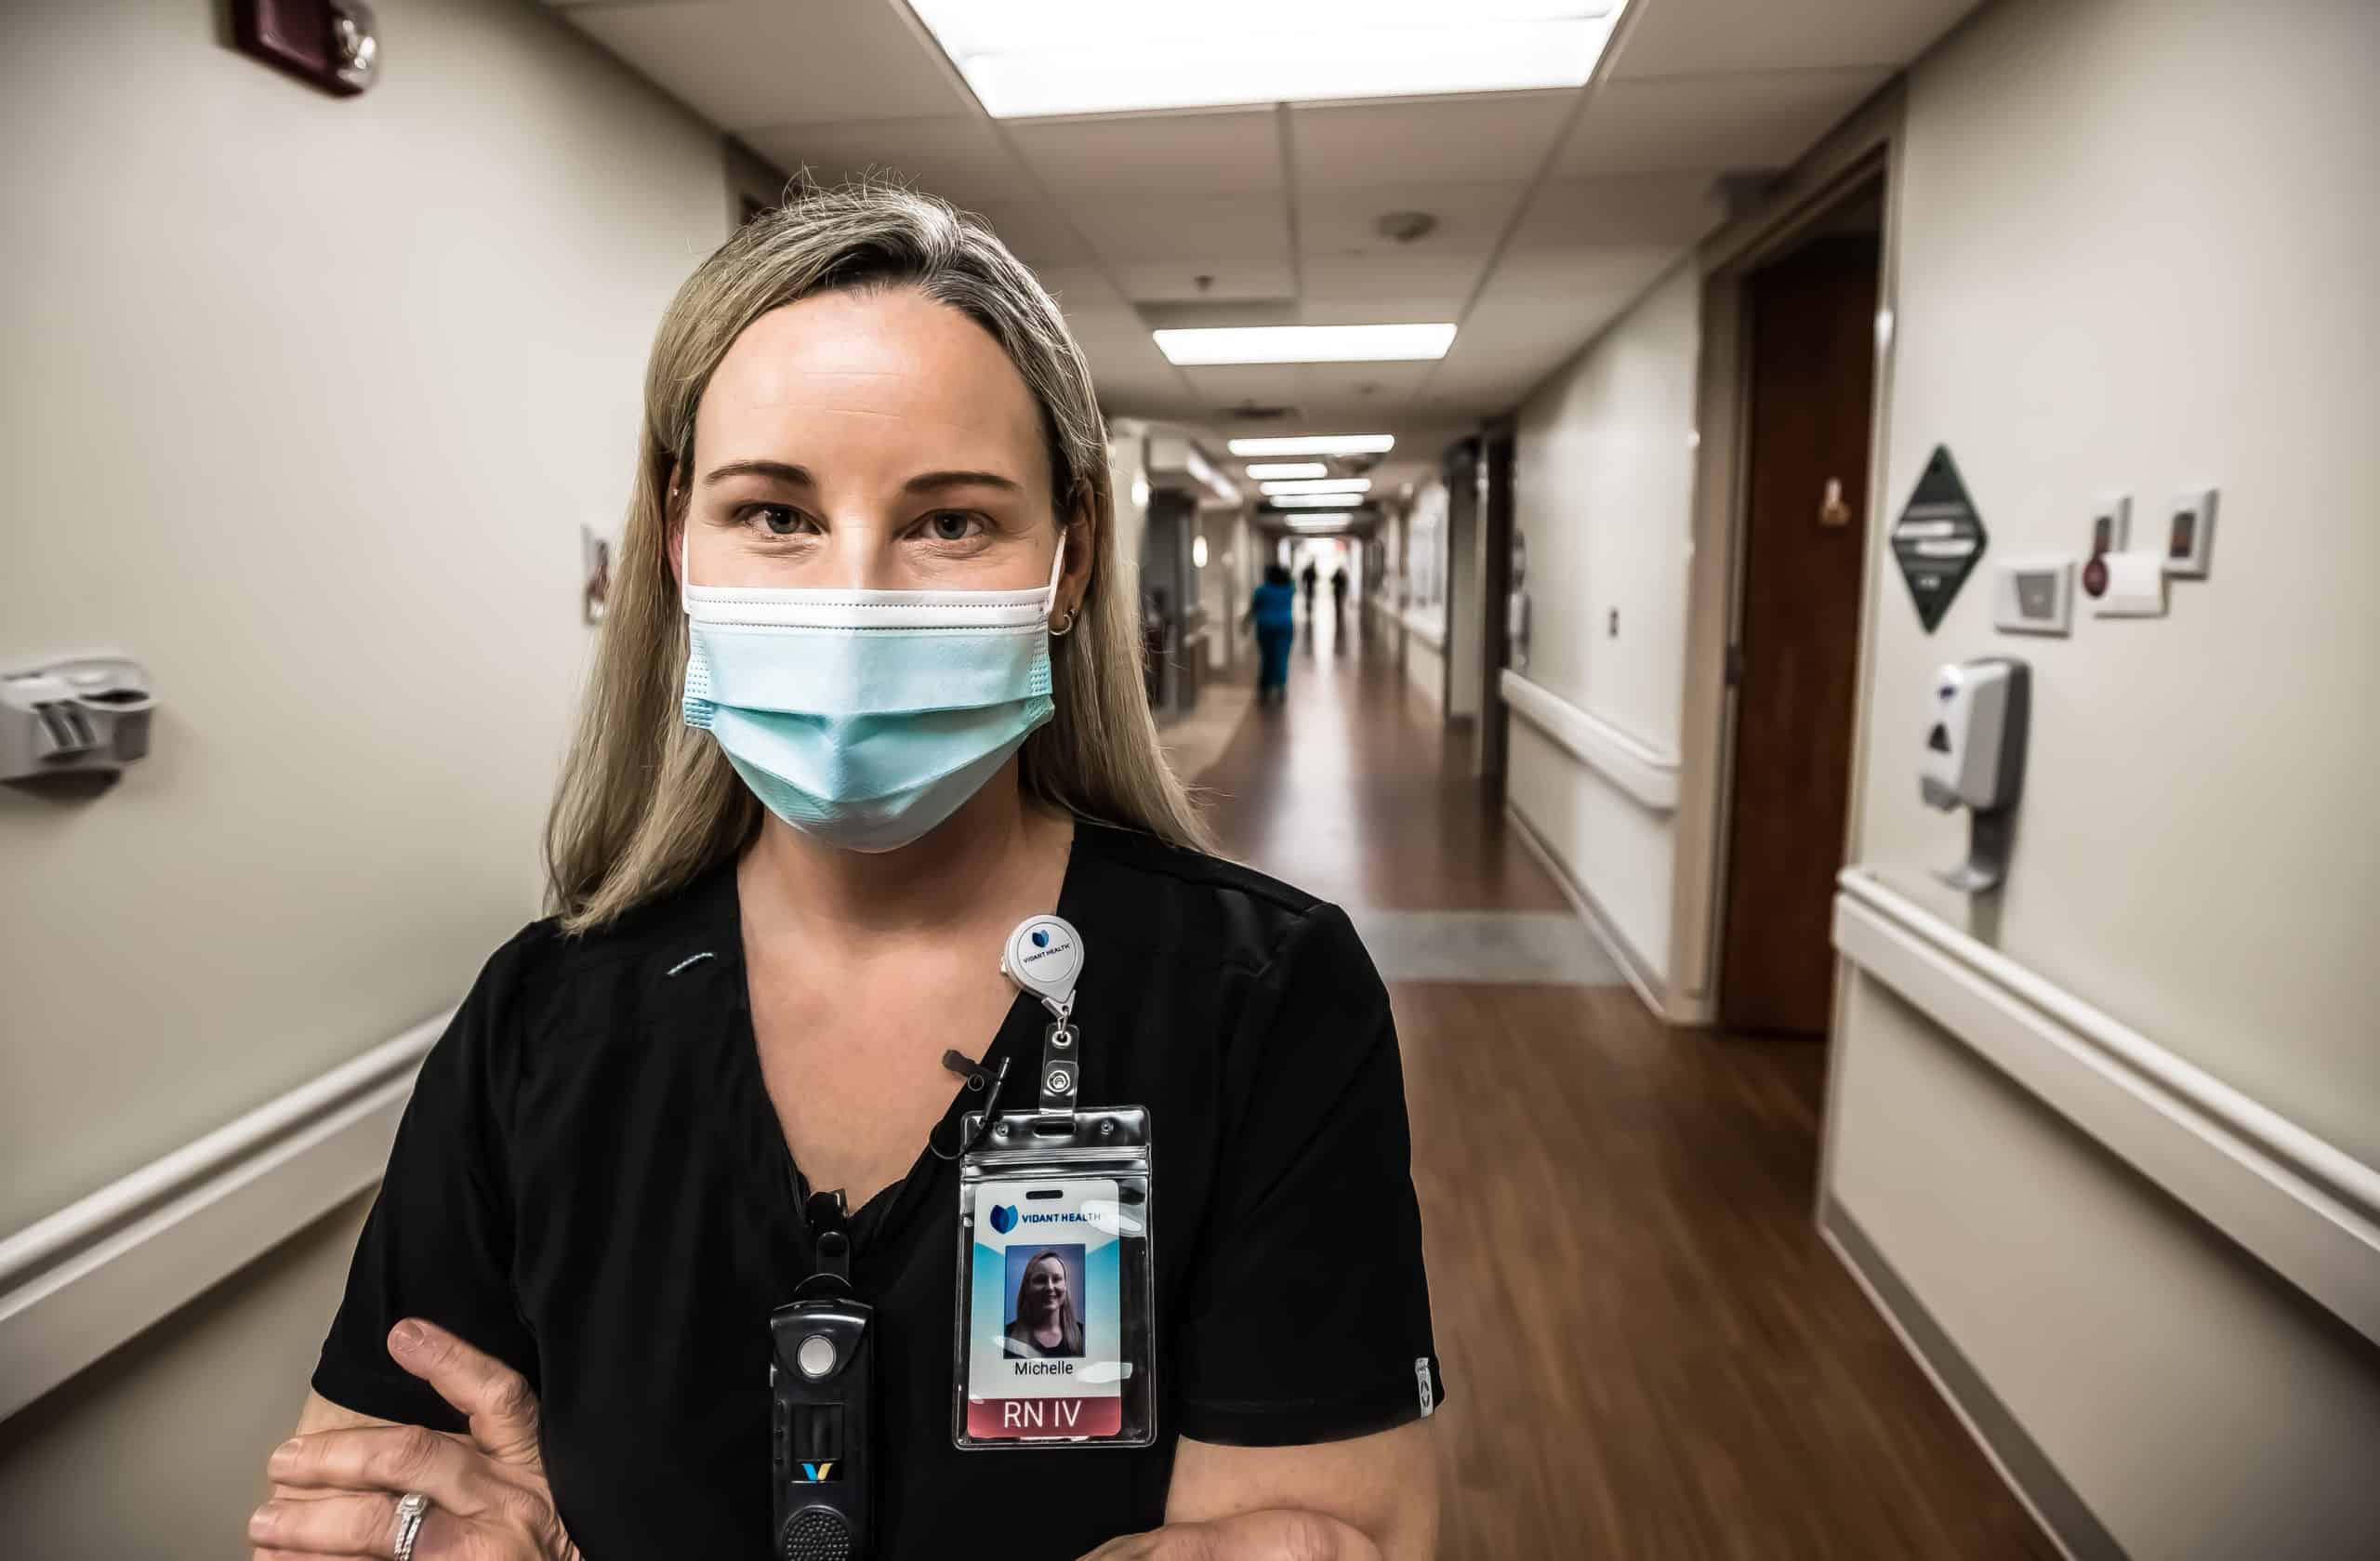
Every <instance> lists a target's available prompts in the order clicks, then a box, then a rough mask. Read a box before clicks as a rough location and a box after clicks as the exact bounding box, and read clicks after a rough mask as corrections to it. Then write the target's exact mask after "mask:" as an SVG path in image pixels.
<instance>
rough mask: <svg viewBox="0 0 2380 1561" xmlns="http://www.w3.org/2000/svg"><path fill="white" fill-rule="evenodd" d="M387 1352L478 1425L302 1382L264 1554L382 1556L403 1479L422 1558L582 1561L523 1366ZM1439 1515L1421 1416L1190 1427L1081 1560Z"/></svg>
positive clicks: (1308, 1540) (1413, 1559) (1192, 1555)
mask: <svg viewBox="0 0 2380 1561" xmlns="http://www.w3.org/2000/svg"><path fill="white" fill-rule="evenodd" d="M407 1329H418V1338H417V1339H414V1340H409V1339H408V1337H407ZM389 1353H390V1356H392V1357H393V1358H394V1359H395V1360H396V1362H397V1364H398V1365H400V1366H402V1367H403V1368H404V1369H406V1370H407V1371H409V1372H411V1373H413V1375H415V1376H417V1377H419V1378H420V1379H421V1380H422V1381H424V1382H428V1383H430V1386H432V1387H434V1388H436V1389H437V1390H438V1394H439V1396H441V1397H443V1398H444V1399H445V1400H446V1402H448V1403H449V1404H452V1405H453V1406H454V1407H455V1408H456V1409H457V1410H459V1411H460V1412H462V1413H463V1414H464V1415H465V1416H467V1417H468V1418H469V1422H470V1430H469V1433H468V1434H466V1435H446V1434H444V1433H441V1432H435V1431H427V1430H424V1429H422V1428H421V1427H419V1426H409V1425H396V1424H392V1423H391V1422H388V1421H383V1420H375V1419H373V1418H371V1417H370V1416H367V1415H360V1414H357V1413H355V1412H354V1411H353V1410H350V1409H343V1408H341V1407H340V1406H338V1405H337V1404H333V1403H331V1402H330V1401H329V1400H328V1399H326V1398H324V1397H322V1396H319V1395H315V1394H309V1395H308V1396H307V1399H306V1408H305V1410H304V1412H303V1413H302V1414H301V1415H300V1416H299V1417H298V1433H297V1435H294V1436H293V1437H291V1438H290V1439H289V1440H288V1441H286V1442H284V1443H283V1444H282V1445H281V1446H280V1447H278V1448H276V1449H273V1453H272V1456H271V1460H270V1461H269V1462H268V1463H267V1464H266V1473H267V1475H268V1476H269V1477H270V1479H271V1482H272V1495H271V1499H270V1500H268V1501H266V1502H265V1503H264V1505H263V1506H261V1507H259V1508H258V1509H257V1514H256V1516H255V1518H254V1519H253V1520H252V1521H251V1523H250V1526H249V1530H248V1532H249V1539H250V1541H251V1542H252V1543H253V1544H254V1545H255V1546H256V1547H257V1548H256V1551H255V1553H254V1554H255V1556H256V1558H257V1561H307V1558H315V1561H319V1558H320V1557H324V1556H333V1557H341V1558H354V1557H362V1556H386V1555H389V1554H390V1553H391V1542H392V1538H393V1535H394V1532H395V1518H396V1505H397V1498H398V1496H399V1494H400V1493H402V1492H403V1491H407V1490H419V1491H422V1492H424V1493H426V1494H427V1495H428V1496H429V1497H430V1500H431V1501H432V1502H433V1503H435V1506H434V1509H433V1510H432V1511H431V1512H430V1515H429V1516H428V1517H427V1518H426V1519H425V1520H424V1522H423V1524H422V1527H421V1530H420V1533H419V1535H418V1536H417V1542H416V1546H415V1550H414V1556H415V1561H584V1558H583V1557H582V1556H581V1555H580V1554H579V1551H578V1547H577V1546H576V1545H575V1543H573V1542H572V1541H571V1539H570V1536H569V1535H568V1534H567V1533H565V1532H564V1531H563V1529H562V1519H561V1516H560V1515H559V1514H558V1513H557V1512H556V1511H555V1510H554V1505H553V1496H552V1491H551V1489H550V1488H549V1486H548V1484H547V1481H546V1472H545V1463H544V1461H543V1458H542V1456H541V1455H540V1453H539V1444H538V1436H537V1400H536V1396H535V1395H534V1394H533V1393H531V1391H530V1389H529V1384H528V1383H527V1382H525V1381H524V1380H523V1379H522V1376H521V1375H520V1373H519V1372H517V1371H514V1370H513V1369H511V1368H509V1367H508V1366H506V1365H505V1364H504V1363H503V1362H501V1361H499V1360H496V1359H495V1358H494V1357H493V1356H487V1355H484V1354H483V1353H481V1352H480V1351H479V1350H476V1349H474V1348H472V1347H471V1346H470V1345H469V1344H467V1343H464V1342H463V1341H462V1340H460V1339H457V1338H456V1337H455V1336H454V1335H453V1334H451V1333H448V1332H446V1331H445V1330H444V1329H441V1328H437V1327H435V1326H432V1325H430V1324H415V1323H411V1322H407V1323H400V1324H398V1325H397V1327H396V1329H392V1330H391V1331H390V1338H389ZM1437 1516H1438V1499H1437V1483H1436V1478H1435V1472H1434V1470H1433V1469H1432V1467H1431V1461H1430V1450H1429V1444H1428V1440H1427V1434H1426V1431H1425V1428H1424V1424H1423V1423H1421V1422H1417V1423H1415V1424H1411V1425H1405V1426H1400V1427H1398V1428H1397V1429H1396V1430H1394V1431H1384V1432H1382V1433H1380V1434H1378V1435H1370V1436H1358V1437H1355V1438H1352V1439H1350V1440H1348V1441H1344V1442H1329V1443H1324V1444H1320V1445H1317V1446H1313V1447H1300V1448H1228V1447H1217V1446H1215V1445H1213V1444H1211V1443H1206V1442H1193V1441H1188V1440H1184V1441H1183V1442H1182V1443H1181V1445H1180V1447H1179V1449H1177V1451H1176V1453H1175V1455H1174V1465H1173V1483H1172V1486H1171V1487H1170V1489H1169V1490H1168V1491H1167V1493H1166V1503H1165V1527H1164V1528H1157V1529H1153V1530H1151V1531H1150V1532H1148V1533H1145V1534H1133V1535H1128V1536H1126V1537H1124V1538H1122V1539H1118V1540H1115V1541H1110V1542H1109V1543H1107V1544H1104V1545H1102V1546H1101V1547H1100V1548H1099V1549H1098V1550H1097V1551H1096V1552H1094V1553H1093V1554H1092V1556H1091V1557H1090V1558H1088V1561H1427V1558H1428V1557H1429V1556H1430V1554H1432V1552H1433V1549H1434V1547H1435V1543H1436V1537H1437Z"/></svg>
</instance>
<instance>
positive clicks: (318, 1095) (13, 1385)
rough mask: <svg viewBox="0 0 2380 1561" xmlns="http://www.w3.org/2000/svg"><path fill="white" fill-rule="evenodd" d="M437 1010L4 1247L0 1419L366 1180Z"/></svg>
mask: <svg viewBox="0 0 2380 1561" xmlns="http://www.w3.org/2000/svg"><path fill="white" fill-rule="evenodd" d="M449 1017H451V1015H449V1014H441V1015H439V1016H438V1017H437V1018H434V1019H431V1020H429V1021H427V1022H425V1023H423V1024H421V1025H416V1026H415V1027H414V1028H412V1029H410V1030H408V1031H406V1032H405V1033H404V1034H403V1035H401V1036H399V1037H397V1038H395V1039H393V1040H390V1041H388V1042H385V1043H384V1044H382V1045H380V1046H377V1047H375V1048H374V1049H373V1050H372V1051H370V1052H366V1053H364V1055H363V1056H361V1057H358V1058H356V1059H355V1060H353V1061H352V1062H350V1063H347V1064H345V1065H341V1066H339V1067H337V1068H334V1069H332V1070H331V1071H330V1072H329V1073H326V1074H324V1075H323V1076H322V1077H321V1078H316V1079H314V1080H312V1081H311V1082H310V1083H307V1084H305V1085H302V1086H300V1087H299V1088H298V1089H296V1090H292V1091H289V1092H288V1093H287V1094H285V1095H283V1096H282V1097H280V1098H279V1099H278V1100H275V1101H272V1102H270V1103H268V1104H267V1105H262V1106H259V1107H258V1109H256V1110H254V1111H251V1112H249V1113H248V1114H247V1115H246V1116H245V1117H242V1118H239V1119H238V1120H237V1121H234V1122H231V1123H229V1124H227V1125H226V1126H224V1127H222V1128H219V1129H218V1130H217V1131H214V1132H211V1133H208V1134H207V1135H206V1136H205V1138H202V1139H199V1140H198V1141H197V1142H195V1143H193V1144H187V1145H185V1146H183V1147H182V1148H180V1149H178V1150H176V1151H175V1152H174V1153H173V1154H170V1155H167V1156H166V1157H165V1158H162V1159H160V1160H157V1161H155V1162H153V1163H152V1164H151V1165H149V1166H146V1167H144V1168H142V1169H141V1170H139V1171H135V1172H133V1173H132V1174H131V1175H129V1176H126V1177H125V1178H123V1179H122V1180H121V1181H118V1182H116V1183H114V1184H112V1185H110V1186H107V1187H104V1188H101V1189H100V1190H99V1191H98V1192H96V1193H93V1194H92V1195H91V1196H90V1197H86V1198H84V1199H82V1200H81V1201H79V1202H77V1203H75V1204H73V1206H71V1207H69V1208H66V1209H63V1210H59V1212H58V1213H56V1214H53V1215H51V1216H50V1217H48V1218H47V1219H46V1220H43V1221H41V1222H39V1223H38V1224H33V1225H32V1226H29V1227H28V1228H26V1229H25V1230H22V1231H20V1232H18V1233H17V1234H16V1235H14V1236H11V1237H8V1238H7V1240H6V1241H0V1420H5V1419H7V1417H8V1416H10V1415H13V1414H15V1413H16V1412H17V1411H18V1410H19V1409H22V1408H24V1407H25V1406H26V1405H27V1404H29V1403H31V1402H33V1400H34V1399H36V1398H39V1397H40V1396H42V1395H44V1394H46V1393H47V1392H49V1391H50V1390H51V1389H52V1388H54V1387H57V1386H58V1385H59V1383H60V1382H65V1381H66V1380H67V1379H68V1378H70V1377H72V1376H73V1375H74V1374H75V1373H76V1372H78V1371H81V1370H83V1369H85V1368H86V1367H88V1366H90V1365H91V1364H93V1363H94V1362H96V1361H98V1360H99V1358H100V1357H102V1356H106V1355H107V1354H108V1353H109V1352H110V1351H112V1350H114V1349H116V1348H118V1347H119V1346H121V1345H123V1344H124V1343H126V1342H127V1341H129V1340H131V1339H132V1338H133V1337H134V1336H136V1335H137V1334H139V1332H140V1331H141V1330H142V1329H146V1328H149V1327H150V1326H152V1324H154V1323H156V1322H157V1321H158V1320H160V1319H161V1318H163V1317H165V1316H167V1315H168V1314H169V1313H171V1312H173V1311H174V1310H175V1309H176V1308H177V1307H179V1306H181V1305H183V1304H184V1303H188V1302H190V1301H192V1300H193V1299H195V1298H196V1297H197V1296H198V1295H199V1294H201V1293H202V1292H203V1291H205V1290H208V1289H210V1288H211V1287H213V1286H214V1285H216V1284H218V1283H220V1282H221V1281H222V1280H224V1279H226V1278H228V1277H231V1275H233V1274H235V1273H237V1272H238V1271H239V1270H241V1269H242V1268H244V1267H245V1266H247V1265H248V1264H249V1263H254V1262H255V1261H256V1260H257V1259H258V1258H259V1257H261V1256H263V1255H264V1254H265V1253H266V1252H267V1251H269V1250H271V1249H272V1248H274V1247H275V1246H278V1245H279V1244H280V1243H281V1242H283V1241H284V1240H286V1239H288V1238H289V1237H291V1236H293V1235H295V1234H296V1233H297V1232H298V1231H300V1230H302V1229H304V1228H305V1227H306V1226H307V1225H309V1224H312V1223H313V1222H314V1221H316V1220H319V1219H321V1218H322V1217H323V1216H324V1215H325V1214H327V1213H329V1212H330V1211H331V1210H334V1209H336V1208H337V1207H338V1206H339V1205H340V1204H342V1203H344V1202H346V1201H347V1200H348V1199H349V1198H351V1197H354V1196H355V1195H356V1194H358V1193H360V1192H362V1191H364V1189H365V1188H367V1187H369V1186H371V1185H372V1184H373V1183H375V1182H376V1181H377V1180H378V1179H379V1177H380V1175H381V1172H382V1171H384V1170H386V1169H387V1166H388V1163H389V1146H390V1144H391V1143H392V1142H393V1141H394V1140H395V1137H396V1131H397V1122H398V1119H399V1118H402V1117H403V1115H404V1107H405V1102H406V1101H407V1100H408V1099H409V1098H411V1096H412V1093H413V1080H414V1075H415V1074H416V1073H417V1072H418V1071H419V1070H420V1067H421V1059H422V1057H423V1056H424V1055H425V1054H427V1053H428V1052H429V1051H430V1045H431V1043H432V1042H434V1041H435V1040H436V1039H437V1038H438V1037H439V1036H440V1035H441V1034H442V1033H443V1031H444V1029H445V1027H446V1022H447V1019H448V1018H449Z"/></svg>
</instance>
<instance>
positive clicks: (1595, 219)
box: [1512, 173, 1726, 250]
mask: <svg viewBox="0 0 2380 1561" xmlns="http://www.w3.org/2000/svg"><path fill="white" fill-rule="evenodd" d="M1725 219H1726V205H1725V204H1724V203H1722V202H1721V201H1720V199H1719V197H1718V195H1717V192H1716V191H1715V190H1714V188H1713V184H1712V176H1711V175H1710V174H1708V173H1691V174H1627V175H1619V176H1614V177H1610V178H1606V179H1561V180H1554V181H1551V182H1548V183H1547V184H1545V185H1544V186H1543V187H1542V188H1540V190H1539V191H1538V192H1537V196H1536V198H1535V199H1534V200H1532V201H1531V202H1530V203H1529V208H1528V212H1527V215H1526V216H1524V217H1523V218H1521V220H1520V225H1519V226H1518V227H1516V228H1514V230H1513V239H1512V247H1513V248H1514V249H1516V250H1521V249H1585V248H1592V247H1595V246H1598V245H1622V246H1625V245H1678V246H1680V247H1683V246H1685V245H1690V244H1693V243H1694V242H1696V241H1697V240H1699V239H1700V238H1701V237H1703V235H1705V234H1707V233H1709V232H1711V231H1712V229H1713V228H1715V227H1717V226H1718V225H1719V224H1720V223H1721V222H1722V221H1724V220H1725Z"/></svg>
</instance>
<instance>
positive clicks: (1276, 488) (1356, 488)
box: [1263, 477, 1372, 495]
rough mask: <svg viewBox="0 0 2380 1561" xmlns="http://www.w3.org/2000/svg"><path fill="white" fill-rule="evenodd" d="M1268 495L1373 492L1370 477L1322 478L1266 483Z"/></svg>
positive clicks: (1265, 489) (1264, 485) (1264, 486)
mask: <svg viewBox="0 0 2380 1561" xmlns="http://www.w3.org/2000/svg"><path fill="white" fill-rule="evenodd" d="M1263 489H1264V491H1265V492H1266V493H1267V494H1276V495H1277V494H1368V493H1369V492H1371V491H1372V480H1371V479H1370V478H1369V477H1320V478H1316V479H1314V480H1313V481H1310V482H1302V483H1264V484H1263Z"/></svg>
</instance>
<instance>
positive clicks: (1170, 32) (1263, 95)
mask: <svg viewBox="0 0 2380 1561" xmlns="http://www.w3.org/2000/svg"><path fill="white" fill-rule="evenodd" d="M1623 3H1624V0H1466V3H1465V4H1463V5H1461V6H1450V5H1448V4H1447V0H1290V3H1289V4H1283V3H1282V0H1200V3H1199V4H1197V5H1195V6H1157V5H1149V4H1145V3H1128V4H1124V5H1117V3H1116V0H909V8H910V9H911V10H912V11H915V12H916V13H917V16H918V20H919V21H922V22H924V23H925V25H926V29H927V31H929V32H931V33H932V34H933V36H934V41H935V42H936V43H938V44H940V45H941V46H942V49H943V52H944V53H945V54H947V55H949V56H950V60H951V63H952V64H954V65H956V66H958V67H959V74H960V75H962V76H964V77H966V78H967V85H968V86H970V87H972V88H973V89H974V93H975V96H976V98H977V99H980V100H981V101H982V103H983V105H984V107H985V110H986V111H987V112H989V113H990V114H991V116H992V117H993V118H995V119H1020V118H1028V117H1033V116H1036V115H1045V114H1069V113H1120V112H1130V111H1132V110H1142V109H1189V108H1205V107H1211V106H1214V105H1218V104H1224V103H1298V102H1311V101H1314V100H1316V99H1334V98H1408V97H1414V96H1419V95H1425V94H1429V93H1437V92H1516V91H1526V90H1530V89H1539V88H1552V87H1575V86H1584V85H1585V84H1586V80H1587V77H1588V76H1589V75H1591V74H1593V72H1594V68H1595V60H1597V59H1598V58H1599V57H1601V55H1602V54H1603V48H1604V44H1605V42H1606V41H1607V39H1609V38H1610V36H1611V29H1612V24H1613V23H1614V22H1616V21H1618V20H1620V7H1621V5H1622V4H1623Z"/></svg>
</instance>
